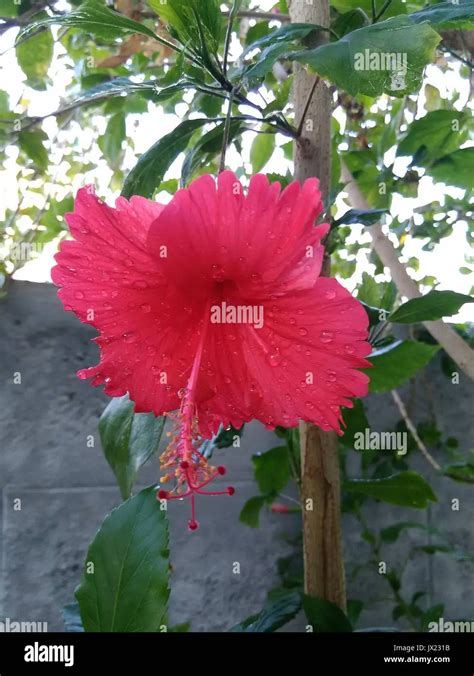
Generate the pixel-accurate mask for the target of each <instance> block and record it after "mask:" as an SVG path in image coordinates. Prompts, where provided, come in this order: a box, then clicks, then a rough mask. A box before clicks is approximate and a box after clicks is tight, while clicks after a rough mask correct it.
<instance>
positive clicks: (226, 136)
mask: <svg viewBox="0 0 474 676" xmlns="http://www.w3.org/2000/svg"><path fill="white" fill-rule="evenodd" d="M234 93H235V92H234V90H233V89H232V91H231V92H230V94H229V107H228V108H227V116H226V119H225V124H224V135H223V139H222V151H221V161H220V163H219V173H221V172H223V171H224V169H225V156H226V152H227V146H228V145H229V133H230V121H231V119H232V105H233V103H234Z"/></svg>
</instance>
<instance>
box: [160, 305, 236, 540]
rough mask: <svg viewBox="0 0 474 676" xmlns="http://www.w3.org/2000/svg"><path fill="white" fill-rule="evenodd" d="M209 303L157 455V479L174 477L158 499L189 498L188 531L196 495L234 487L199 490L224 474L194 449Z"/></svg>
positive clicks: (194, 522)
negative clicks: (169, 427) (184, 384)
mask: <svg viewBox="0 0 474 676" xmlns="http://www.w3.org/2000/svg"><path fill="white" fill-rule="evenodd" d="M209 312H210V302H208V304H207V306H206V310H205V313H204V319H203V330H202V332H201V336H200V340H199V344H198V347H197V350H196V355H195V357H194V362H193V367H192V371H191V375H190V376H189V380H188V383H187V387H186V388H185V390H184V392H183V393H182V402H181V407H180V410H179V411H178V412H177V413H172V414H168V415H169V417H170V418H171V419H172V420H174V422H175V429H174V430H173V431H172V432H170V433H169V436H170V439H171V440H170V443H169V445H168V447H167V448H166V450H165V451H164V452H163V453H162V454H161V457H160V461H161V467H162V468H163V469H166V470H170V471H167V472H166V474H165V475H164V476H163V477H162V478H161V481H162V483H165V482H167V481H169V480H170V479H171V478H173V477H174V478H175V481H176V483H175V486H174V488H173V489H172V490H171V491H165V490H159V491H158V492H157V496H156V497H157V499H158V500H179V499H182V498H187V497H190V498H191V519H190V520H189V521H188V528H189V529H190V530H192V531H193V530H197V528H198V527H199V524H198V521H197V520H196V504H195V497H196V495H233V494H234V493H235V489H234V488H233V487H232V486H228V487H227V488H226V489H225V490H223V491H203V490H202V489H203V488H204V487H205V486H207V485H208V484H209V483H210V482H211V481H214V479H216V478H217V477H218V476H223V475H224V474H225V473H226V469H225V467H224V466H222V465H220V466H219V467H214V466H212V465H209V463H208V461H207V459H206V458H205V457H204V456H203V455H202V454H201V453H200V452H199V451H198V449H197V445H198V444H199V440H200V434H199V422H198V417H197V414H196V388H197V382H198V375H199V368H200V366H201V360H202V354H203V350H204V342H205V339H206V334H207V328H208V325H209V317H210V314H209Z"/></svg>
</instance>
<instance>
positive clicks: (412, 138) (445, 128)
mask: <svg viewBox="0 0 474 676" xmlns="http://www.w3.org/2000/svg"><path fill="white" fill-rule="evenodd" d="M469 118H470V115H469V114H468V113H467V112H460V111H457V110H434V111H433V112H431V113H427V114H426V115H425V116H424V117H422V118H420V119H419V120H414V121H413V122H412V123H411V125H410V127H409V129H408V132H407V134H406V136H405V137H404V138H403V139H402V140H401V141H400V143H399V145H398V148H397V155H412V156H413V164H416V165H417V166H420V167H426V166H429V165H430V164H431V163H432V162H434V161H435V160H437V159H438V158H439V157H442V156H443V155H446V154H448V153H450V152H452V151H454V150H457V149H458V148H459V146H460V145H461V144H462V143H463V142H464V141H465V139H466V138H467V135H468V129H467V121H468V120H469Z"/></svg>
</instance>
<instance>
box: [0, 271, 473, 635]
mask: <svg viewBox="0 0 474 676" xmlns="http://www.w3.org/2000/svg"><path fill="white" fill-rule="evenodd" d="M0 315H1V318H2V319H1V326H2V335H1V338H0V341H1V342H0V345H1V357H0V378H1V383H2V388H1V391H0V489H1V491H2V501H1V505H0V511H1V515H0V516H1V523H2V531H1V537H0V555H1V561H2V570H1V577H0V619H1V618H3V617H9V618H10V619H12V620H23V621H33V620H36V621H43V622H44V621H47V622H48V626H49V629H50V630H61V629H62V627H63V625H62V620H61V615H60V609H61V607H62V606H63V605H64V604H66V603H70V602H71V601H72V600H73V590H74V587H75V586H76V584H77V582H78V580H79V577H80V572H81V568H82V563H83V561H84V556H85V552H86V549H87V545H88V543H89V542H90V540H91V538H92V537H93V535H94V533H95V531H96V530H97V528H98V527H99V525H100V523H101V521H102V519H103V517H104V515H105V514H106V513H107V512H108V511H109V510H110V509H111V508H112V507H114V506H116V505H117V504H118V503H119V502H120V496H119V493H118V490H117V488H116V486H115V480H114V477H113V475H112V473H111V471H110V469H109V467H108V465H107V463H106V461H105V460H104V458H103V455H102V452H101V449H100V441H99V437H98V433H97V420H98V417H99V415H100V413H101V411H102V410H103V408H104V405H105V403H106V401H107V397H105V396H104V395H103V394H102V392H101V391H100V390H98V389H94V388H92V387H90V386H89V385H88V384H86V383H84V382H83V381H80V380H78V379H77V378H76V376H75V372H76V371H77V370H78V369H79V368H82V367H84V366H87V365H92V364H94V363H96V361H97V349H96V347H95V345H94V344H93V343H91V342H90V338H91V337H93V335H94V332H93V331H92V330H91V329H90V327H87V326H85V325H82V324H80V322H79V321H78V320H77V319H76V318H75V317H74V316H72V315H71V313H65V312H63V310H62V306H61V304H60V303H59V301H58V300H57V298H56V290H55V288H53V287H52V286H49V285H42V284H31V283H27V282H14V283H13V284H12V286H11V287H10V290H9V293H8V296H7V297H6V299H4V300H3V301H2V302H1V304H0ZM15 372H20V373H21V380H22V382H21V384H14V383H13V374H14V373H15ZM429 378H430V382H431V389H432V391H433V399H434V405H435V408H436V411H437V415H438V421H439V425H440V426H441V427H442V429H443V431H444V432H445V433H446V436H449V435H453V436H457V437H458V438H459V439H461V440H462V441H463V444H464V446H465V447H466V448H470V447H472V446H474V444H473V436H472V430H471V429H470V420H471V418H472V387H471V386H470V385H468V384H467V383H465V382H464V381H462V382H461V384H459V385H456V386H454V385H451V384H450V382H449V380H447V379H446V378H444V377H443V376H442V375H441V374H440V372H439V368H438V367H437V366H436V367H433V368H432V369H431V370H430V375H429ZM425 387H426V385H424V384H423V382H419V383H417V392H416V413H417V416H418V417H420V416H421V418H423V416H424V412H423V408H424V406H425V401H426V395H425V389H424V388H425ZM369 414H370V419H371V422H372V424H373V427H374V429H388V428H389V427H390V426H391V425H392V424H393V421H394V420H396V419H397V418H398V415H397V412H396V410H395V408H394V407H393V404H392V402H391V400H390V399H389V398H385V397H384V398H381V397H377V398H376V399H372V400H370V401H369ZM88 435H94V436H95V442H96V443H95V448H88V447H87V444H86V440H87V437H88ZM274 442H275V439H274V436H273V435H272V434H271V433H269V432H267V431H266V430H265V429H264V428H263V427H262V426H261V425H259V424H257V423H254V424H252V425H249V426H248V428H247V430H246V433H245V435H244V439H243V442H242V448H241V449H227V450H225V451H222V452H221V455H220V458H222V463H223V464H225V465H226V466H227V468H228V477H227V478H228V480H229V482H231V483H232V484H233V485H235V486H236V489H237V492H236V495H235V496H234V497H232V498H226V497H224V498H222V499H221V498H211V499H209V498H208V499H204V498H203V499H202V500H201V501H200V503H199V505H198V509H199V520H200V523H201V528H200V530H199V531H198V532H197V533H192V534H191V533H189V532H188V530H187V528H186V522H187V519H188V508H189V507H188V505H187V504H182V503H173V504H172V505H170V508H169V516H170V522H171V554H172V566H173V579H172V594H171V612H170V614H171V620H172V622H185V621H188V620H190V621H191V623H192V628H193V629H194V630H197V631H205V630H207V631H210V630H222V631H224V630H227V629H229V628H230V627H231V626H232V625H233V624H235V623H236V622H238V621H240V620H242V619H244V618H245V617H246V616H247V615H250V614H252V613H255V612H257V611H258V610H259V608H260V607H261V605H262V603H263V601H264V599H265V596H266V593H267V591H268V590H269V589H271V587H272V586H274V585H275V584H277V582H278V578H277V575H276V567H275V562H276V559H277V558H278V557H279V556H285V555H287V554H289V553H291V551H293V550H292V546H291V545H290V544H289V543H288V539H289V538H291V537H294V536H295V535H296V534H297V532H298V529H299V518H298V517H297V516H285V515H284V516H281V515H274V514H266V515H264V517H263V519H262V527H261V528H260V529H258V530H253V529H250V528H248V527H246V526H244V525H242V524H240V523H239V521H238V514H239V511H240V509H241V508H242V505H243V504H244V502H245V501H246V500H247V499H248V498H249V497H251V496H252V495H255V494H256V493H257V492H258V491H257V488H256V486H255V485H254V482H253V478H252V470H251V462H250V457H251V455H252V453H255V452H257V451H264V450H267V449H268V448H271V447H272V445H274ZM420 469H422V471H423V472H424V474H425V475H427V476H428V477H429V479H430V481H431V482H432V484H433V486H434V487H435V489H436V491H437V493H438V497H439V502H438V503H437V504H436V506H435V507H433V508H431V509H430V510H429V512H426V511H420V512H418V511H417V510H403V509H400V508H395V507H390V506H388V505H384V504H379V505H374V506H373V507H371V509H370V514H369V520H370V522H371V523H372V522H374V520H376V522H377V524H378V525H380V526H383V525H389V524H391V523H393V522H395V521H403V520H417V519H418V520H423V521H426V520H430V522H431V523H432V524H433V525H436V526H437V527H438V528H440V529H441V530H445V531H447V532H448V533H449V534H450V537H451V538H452V539H454V540H455V541H458V542H459V543H460V544H462V545H463V547H464V548H465V549H467V550H470V551H471V553H472V521H473V519H472V517H473V512H474V509H473V500H472V493H471V491H470V490H469V489H470V487H469V486H464V485H461V484H456V483H454V482H451V481H448V480H440V479H438V478H437V477H435V476H434V473H433V472H432V471H431V469H430V468H429V467H428V466H426V464H425V465H423V464H422V463H420ZM158 475H159V474H158V467H157V466H156V463H153V462H152V463H150V465H149V466H148V467H146V468H145V469H144V470H143V472H142V475H141V476H140V483H141V484H142V485H147V484H148V483H152V482H155V481H156V480H157V477H158ZM453 497H458V498H460V500H461V509H460V511H459V512H453V511H452V510H451V499H452V498H453ZM18 499H20V500H21V509H20V510H18V509H15V506H18V504H19V503H18ZM344 531H345V536H344V544H345V552H346V559H347V571H348V574H349V573H350V571H351V570H352V568H353V566H354V565H356V564H357V563H358V562H360V561H362V560H364V559H365V558H366V557H367V554H368V548H367V545H366V544H365V543H364V542H363V541H362V540H361V538H360V533H359V531H358V528H357V524H356V523H355V521H354V519H353V517H348V518H346V519H345V522H344ZM410 538H411V539H412V541H413V542H417V543H420V544H421V543H425V542H427V539H426V536H425V535H424V534H423V533H422V532H421V531H420V532H418V531H415V535H413V533H411V534H408V535H406V536H404V539H403V540H401V542H400V545H397V546H396V547H392V548H391V549H390V550H387V552H388V553H389V554H390V556H393V557H394V559H396V558H398V559H402V558H403V556H404V555H405V554H406V548H407V545H408V543H409V539H410ZM234 562H239V563H240V570H241V572H240V575H235V574H234V573H233V571H232V567H233V564H234ZM387 563H388V564H389V567H390V564H391V561H390V560H387ZM407 580H408V588H409V589H411V590H413V591H417V590H418V589H427V590H428V591H429V592H430V594H429V597H428V599H427V602H428V603H429V602H430V601H432V602H435V601H439V600H440V599H441V600H443V601H446V603H447V608H446V611H445V617H446V618H447V617H461V616H464V617H466V618H473V619H474V617H473V616H474V612H473V611H474V608H473V606H474V603H473V602H474V598H473V589H472V569H470V568H469V567H468V566H466V565H464V564H460V563H459V562H456V561H453V559H452V558H450V557H447V556H446V555H440V554H436V555H434V556H430V557H428V556H425V557H422V558H417V559H415V560H414V561H412V562H410V563H409V565H408V567H407ZM348 586H349V595H350V596H351V597H352V598H362V599H369V600H370V604H369V606H368V608H367V610H366V611H364V616H363V624H364V625H365V626H368V625H372V624H376V623H383V624H384V625H387V624H393V622H392V621H391V619H390V617H389V616H388V608H389V605H387V602H385V601H380V600H379V601H377V597H379V596H380V595H381V594H385V596H387V594H386V588H385V587H384V585H383V583H382V581H381V580H380V576H379V575H378V574H377V573H374V572H371V571H367V570H365V571H364V572H363V574H362V575H361V576H360V577H359V578H358V579H357V580H356V581H355V582H353V581H351V579H350V576H349V579H348ZM303 626H304V621H303V619H302V618H299V619H298V620H296V621H295V622H293V623H292V625H291V627H290V628H291V629H293V630H298V629H301V628H302V627H303Z"/></svg>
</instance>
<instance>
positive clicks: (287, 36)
mask: <svg viewBox="0 0 474 676" xmlns="http://www.w3.org/2000/svg"><path fill="white" fill-rule="evenodd" d="M317 30H325V29H323V28H322V26H319V25H317V24H311V23H288V24H286V25H284V26H281V27H280V28H277V29H276V30H272V31H271V32H269V33H268V34H266V35H264V36H263V37H261V38H259V39H258V40H255V41H254V42H252V43H251V44H249V45H248V46H247V47H246V48H245V50H244V53H243V56H245V55H246V54H248V53H249V52H251V51H253V50H254V49H257V48H258V49H262V48H263V47H268V46H269V45H276V44H278V45H280V44H283V45H286V47H288V45H289V44H290V43H291V42H293V41H294V40H302V39H303V38H306V37H308V36H309V35H311V33H313V32H314V31H317Z"/></svg>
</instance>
